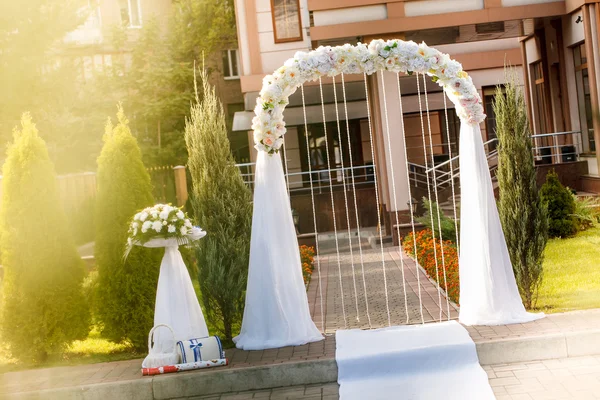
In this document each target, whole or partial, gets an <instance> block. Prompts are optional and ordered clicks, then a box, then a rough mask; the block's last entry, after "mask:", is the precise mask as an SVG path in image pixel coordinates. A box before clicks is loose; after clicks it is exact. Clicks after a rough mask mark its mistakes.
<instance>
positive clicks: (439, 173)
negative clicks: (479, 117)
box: [408, 138, 498, 190]
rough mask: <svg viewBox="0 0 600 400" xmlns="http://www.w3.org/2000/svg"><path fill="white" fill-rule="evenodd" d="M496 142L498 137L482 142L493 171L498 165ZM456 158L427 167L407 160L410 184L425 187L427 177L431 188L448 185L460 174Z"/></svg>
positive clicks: (441, 187)
mask: <svg viewBox="0 0 600 400" xmlns="http://www.w3.org/2000/svg"><path fill="white" fill-rule="evenodd" d="M497 142H498V139H496V138H493V139H490V140H488V141H487V142H485V143H484V144H483V145H484V148H485V149H486V157H487V160H488V165H489V166H490V171H495V170H496V169H497V167H498V150H496V145H497ZM490 149H492V150H490ZM458 158H459V156H458V155H456V156H454V157H452V158H451V159H449V160H446V161H443V162H441V163H438V164H436V165H434V166H432V167H429V168H425V166H424V165H420V164H416V163H413V162H409V163H408V168H409V177H410V178H409V179H410V182H411V184H412V185H413V186H415V187H427V182H428V179H427V178H428V177H429V185H430V186H431V187H432V188H433V186H434V185H435V186H437V188H438V190H440V189H445V188H447V187H449V186H450V184H451V182H452V179H453V178H454V179H457V178H458V177H459V176H460V167H459V165H458ZM451 168H452V170H451ZM434 171H435V180H434ZM492 176H493V177H494V176H495V173H494V174H492Z"/></svg>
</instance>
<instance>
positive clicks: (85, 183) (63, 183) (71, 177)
mask: <svg viewBox="0 0 600 400" xmlns="http://www.w3.org/2000/svg"><path fill="white" fill-rule="evenodd" d="M148 173H149V174H150V178H151V179H152V184H153V185H154V198H155V200H156V201H157V202H164V203H172V204H176V205H178V206H183V205H185V203H186V201H187V199H188V186H187V176H186V168H185V167H184V166H175V167H173V166H166V167H157V168H149V169H148ZM1 181H2V177H1V176H0V198H1V197H2V185H1ZM56 181H57V184H58V192H59V197H60V201H61V204H62V205H63V207H64V209H65V211H67V213H71V212H76V211H78V210H79V209H80V208H81V207H82V206H83V205H85V204H86V203H87V202H88V201H89V200H91V199H94V198H95V197H96V191H97V182H96V173H95V172H82V173H77V174H68V175H60V176H57V177H56Z"/></svg>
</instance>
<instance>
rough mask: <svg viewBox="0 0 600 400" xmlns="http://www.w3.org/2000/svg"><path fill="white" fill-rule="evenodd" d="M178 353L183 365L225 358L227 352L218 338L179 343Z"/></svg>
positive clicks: (211, 337) (212, 337) (210, 337)
mask: <svg viewBox="0 0 600 400" xmlns="http://www.w3.org/2000/svg"><path fill="white" fill-rule="evenodd" d="M177 353H179V356H180V357H181V362H182V363H183V364H185V363H192V362H198V361H209V360H215V359H221V358H225V352H224V351H223V346H222V345H221V340H220V339H219V337H218V336H209V337H205V338H201V339H190V340H183V341H179V342H177Z"/></svg>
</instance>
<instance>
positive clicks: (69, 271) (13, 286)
mask: <svg viewBox="0 0 600 400" xmlns="http://www.w3.org/2000/svg"><path fill="white" fill-rule="evenodd" d="M2 185H3V186H2V187H3V192H2V193H3V194H2V213H1V215H0V227H1V233H2V234H1V248H2V262H3V265H4V267H5V269H6V274H5V279H6V282H5V283H4V306H3V310H2V323H1V325H0V326H1V330H2V337H3V339H5V340H6V341H7V342H8V343H9V345H10V348H11V352H12V353H13V355H14V356H15V357H18V358H20V359H23V360H36V361H43V360H44V359H45V358H46V356H47V354H48V353H51V352H59V351H61V350H63V349H64V348H65V346H66V345H68V344H69V343H70V342H72V341H73V340H77V339H84V338H85V337H86V336H87V334H88V332H89V326H90V324H89V322H90V318H89V308H88V305H87V303H86V301H85V298H84V297H83V292H82V283H83V279H84V277H85V267H84V265H83V263H82V261H81V259H80V257H79V255H78V253H77V250H76V248H75V245H74V242H73V239H72V237H71V235H70V233H69V230H68V227H67V221H66V217H65V214H64V212H63V209H62V207H61V205H60V201H59V196H58V187H57V183H56V176H55V173H54V166H53V165H52V162H51V161H50V158H49V156H48V150H47V149H46V145H45V143H44V141H43V140H42V139H41V138H40V136H39V135H38V131H37V129H36V126H35V124H34V123H33V122H32V119H31V116H30V115H29V114H27V113H26V114H23V117H22V119H21V130H18V129H15V130H14V142H13V144H12V145H11V147H10V148H9V151H8V155H7V159H6V162H5V164H4V171H3V179H2Z"/></svg>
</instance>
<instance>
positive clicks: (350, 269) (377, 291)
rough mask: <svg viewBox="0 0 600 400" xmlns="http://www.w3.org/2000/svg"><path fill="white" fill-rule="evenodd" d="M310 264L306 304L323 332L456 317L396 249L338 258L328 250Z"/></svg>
mask: <svg viewBox="0 0 600 400" xmlns="http://www.w3.org/2000/svg"><path fill="white" fill-rule="evenodd" d="M345 247H347V246H345ZM382 256H383V257H382ZM361 258H362V262H361ZM315 264H316V267H315V271H314V273H313V277H312V280H311V283H310V285H309V287H308V302H309V306H310V310H311V315H312V317H313V320H314V321H315V323H316V325H317V327H318V328H319V329H321V331H324V332H325V333H334V332H335V331H336V330H338V329H353V328H360V329H369V328H382V327H385V326H389V325H404V324H416V323H421V322H432V321H440V320H442V321H445V320H448V319H455V318H458V309H457V307H456V305H454V304H453V303H452V302H449V301H447V300H446V296H445V295H444V293H443V292H442V291H439V290H438V287H437V285H436V284H434V283H433V282H432V281H431V280H430V279H429V278H428V277H427V275H426V274H425V273H424V271H423V270H422V269H421V268H417V266H416V265H415V262H414V261H413V260H412V259H411V258H409V257H407V256H406V255H405V254H404V253H402V256H401V254H400V252H399V251H398V248H397V247H387V248H383V254H382V250H381V249H378V250H372V249H369V250H363V251H362V257H361V253H360V251H359V249H358V248H357V249H355V250H354V251H353V254H350V253H349V252H345V253H342V254H340V257H339V262H338V257H337V255H336V254H329V255H325V256H321V257H319V259H318V260H316V261H315ZM441 268H442V266H441V265H440V269H441ZM319 269H320V274H319ZM363 271H364V274H363ZM319 275H320V278H319ZM319 283H320V284H319ZM386 288H387V290H386ZM386 293H387V295H386ZM419 297H420V298H421V299H422V302H421V303H420V302H419ZM440 304H441V306H440ZM321 309H322V310H323V312H321ZM388 310H389V313H388ZM448 315H450V317H449V318H448Z"/></svg>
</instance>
